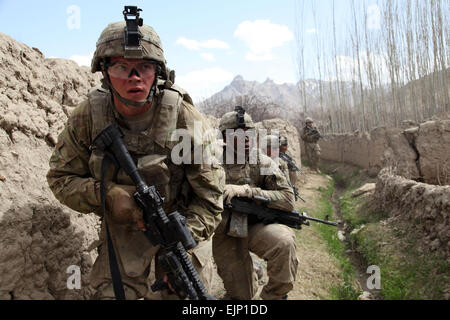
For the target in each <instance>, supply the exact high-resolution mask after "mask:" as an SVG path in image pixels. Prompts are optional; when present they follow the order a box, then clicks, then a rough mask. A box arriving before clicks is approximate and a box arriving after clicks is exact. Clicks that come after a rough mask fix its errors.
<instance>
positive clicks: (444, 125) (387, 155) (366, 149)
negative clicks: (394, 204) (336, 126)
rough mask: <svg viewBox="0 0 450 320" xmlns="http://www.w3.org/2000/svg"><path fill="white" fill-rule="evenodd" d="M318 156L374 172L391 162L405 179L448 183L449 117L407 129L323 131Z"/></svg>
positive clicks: (449, 170)
mask: <svg viewBox="0 0 450 320" xmlns="http://www.w3.org/2000/svg"><path fill="white" fill-rule="evenodd" d="M319 145H320V147H321V149H322V151H321V158H322V159H325V160H329V161H334V162H344V163H348V164H352V165H356V166H359V167H361V168H365V169H367V170H368V171H369V172H370V173H372V174H373V175H376V174H377V173H378V172H379V171H380V170H381V169H382V168H384V167H386V166H392V167H394V168H395V169H396V173H397V174H399V175H400V176H403V177H405V178H408V179H413V180H417V181H423V182H426V183H430V184H437V185H448V184H450V120H434V121H428V122H425V123H422V124H420V125H418V126H414V127H410V128H408V129H387V128H383V127H381V128H376V129H374V130H372V131H371V132H370V133H364V134H362V133H358V132H356V133H354V134H336V135H327V136H326V137H325V138H324V139H322V140H320V143H319Z"/></svg>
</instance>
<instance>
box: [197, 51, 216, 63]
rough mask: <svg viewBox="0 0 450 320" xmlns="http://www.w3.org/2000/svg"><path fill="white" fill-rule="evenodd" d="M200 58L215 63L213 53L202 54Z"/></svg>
mask: <svg viewBox="0 0 450 320" xmlns="http://www.w3.org/2000/svg"><path fill="white" fill-rule="evenodd" d="M200 56H201V57H202V58H203V59H205V60H207V61H215V60H216V59H215V58H214V55H213V54H211V53H200Z"/></svg>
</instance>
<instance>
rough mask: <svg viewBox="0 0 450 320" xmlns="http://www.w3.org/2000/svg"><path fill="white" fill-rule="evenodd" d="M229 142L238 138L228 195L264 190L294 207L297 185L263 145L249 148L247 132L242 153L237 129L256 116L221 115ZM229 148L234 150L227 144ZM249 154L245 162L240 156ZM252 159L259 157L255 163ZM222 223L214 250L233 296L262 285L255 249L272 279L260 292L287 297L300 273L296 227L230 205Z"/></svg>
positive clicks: (277, 204)
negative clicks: (265, 220) (264, 219)
mask: <svg viewBox="0 0 450 320" xmlns="http://www.w3.org/2000/svg"><path fill="white" fill-rule="evenodd" d="M238 129H241V130H238ZM219 130H220V131H221V132H222V134H223V137H224V142H225V144H226V147H225V148H227V147H230V145H233V144H234V147H233V148H232V149H231V151H232V152H233V153H234V162H233V163H231V164H227V163H225V164H224V168H225V173H226V186H225V192H224V201H225V203H226V204H229V203H230V201H231V199H232V198H233V197H247V198H253V197H254V196H261V197H264V198H266V199H270V200H271V203H270V206H271V207H273V208H277V209H281V210H285V211H291V210H293V209H294V203H295V200H294V194H293V191H292V188H291V187H290V186H289V183H288V181H287V179H286V177H285V176H284V175H283V173H282V172H281V171H280V169H279V168H278V166H277V165H276V164H275V162H274V161H272V160H271V159H270V158H269V157H267V156H266V155H264V154H262V152H261V151H260V149H258V148H254V149H253V150H252V151H250V145H249V138H248V136H247V135H246V138H245V147H244V148H242V149H243V151H242V152H244V153H245V154H239V151H238V150H239V145H238V143H237V142H238V141H237V140H238V139H237V138H236V135H237V133H238V132H239V131H240V132H243V131H247V130H249V131H252V130H253V131H254V130H255V125H254V123H253V121H252V119H251V117H250V116H249V115H248V114H246V113H245V111H244V110H243V109H238V111H234V112H230V113H227V114H225V115H224V116H223V117H222V119H221V120H220V125H219ZM227 151H230V149H228V150H227ZM240 156H244V157H243V158H244V160H245V161H244V163H242V164H239V162H238V161H237V159H238V158H239V157H240ZM251 159H255V160H256V161H254V164H252V163H253V162H252V161H251ZM222 216H223V219H222V222H221V224H220V225H219V227H218V228H217V230H216V234H215V235H214V237H213V254H214V259H215V262H216V264H217V268H218V273H219V275H220V276H221V278H222V279H223V282H224V286H225V289H226V291H227V294H228V297H229V298H231V299H237V300H250V299H253V298H255V295H256V293H257V290H258V285H257V275H256V272H255V270H254V266H253V262H252V258H251V256H250V252H253V253H254V254H256V255H257V256H259V257H260V258H262V259H264V260H265V261H267V274H268V277H269V280H268V283H267V284H266V285H265V286H264V287H263V289H262V292H261V295H260V297H261V298H262V299H265V300H279V299H287V295H288V293H289V291H291V290H292V288H293V284H294V281H295V278H296V273H297V266H298V260H297V256H296V242H295V233H294V232H293V231H292V230H291V229H290V228H289V227H287V226H284V225H280V224H276V223H274V224H268V225H265V224H263V223H261V221H259V220H258V219H256V218H255V217H254V216H247V215H243V214H240V213H238V212H233V211H231V210H228V209H225V210H224V212H223V214H222Z"/></svg>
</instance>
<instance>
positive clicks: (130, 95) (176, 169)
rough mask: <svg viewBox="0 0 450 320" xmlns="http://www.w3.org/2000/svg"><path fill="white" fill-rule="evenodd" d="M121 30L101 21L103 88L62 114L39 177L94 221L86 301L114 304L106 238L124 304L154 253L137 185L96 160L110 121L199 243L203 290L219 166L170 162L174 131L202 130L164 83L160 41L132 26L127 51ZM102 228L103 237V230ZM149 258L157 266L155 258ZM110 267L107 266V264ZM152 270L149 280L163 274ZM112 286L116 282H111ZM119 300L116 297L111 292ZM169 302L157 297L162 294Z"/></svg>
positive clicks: (145, 287)
mask: <svg viewBox="0 0 450 320" xmlns="http://www.w3.org/2000/svg"><path fill="white" fill-rule="evenodd" d="M125 30H126V24H125V21H123V22H116V23H112V24H109V25H108V26H107V27H106V28H105V29H104V30H103V32H102V34H101V35H100V38H99V40H98V42H97V49H96V52H95V54H94V57H93V60H92V69H91V70H92V72H93V73H95V72H102V74H103V77H104V78H103V86H102V88H99V89H97V90H94V91H92V92H91V93H90V94H89V95H88V99H87V100H85V101H83V102H82V103H81V104H80V105H79V106H78V107H77V108H75V110H74V111H73V112H72V114H71V116H70V117H69V119H68V121H67V123H66V126H65V128H64V130H63V131H62V133H61V134H60V136H59V138H58V143H57V145H56V147H55V150H54V152H53V154H52V156H51V159H50V170H49V172H48V174H47V180H48V184H49V187H50V189H51V190H52V192H53V193H54V195H55V196H56V198H57V199H58V200H59V201H60V202H61V203H63V204H65V205H67V206H68V207H70V208H71V209H73V210H75V211H78V212H81V213H91V212H95V213H96V214H98V215H100V216H101V219H102V227H101V232H100V244H99V247H98V250H99V255H98V257H97V259H96V261H95V263H94V266H93V268H92V270H91V275H90V285H91V287H92V289H93V291H94V296H93V298H94V299H114V298H115V297H117V291H116V290H115V288H116V287H115V286H113V282H114V283H117V277H114V278H113V277H112V275H111V269H110V265H111V261H110V260H109V259H111V256H113V255H112V254H109V253H108V247H110V246H109V243H110V242H109V241H108V240H107V239H110V241H111V243H112V244H113V246H111V247H110V248H112V247H113V249H112V252H115V254H116V256H117V263H115V265H116V266H117V268H118V269H119V271H120V276H121V278H122V282H123V287H124V291H125V296H126V299H139V298H142V297H145V296H146V295H147V294H148V293H149V291H150V288H149V283H148V277H149V272H150V263H151V262H152V260H155V257H156V256H157V255H158V253H159V247H154V246H152V244H151V243H150V242H149V240H148V239H147V238H146V237H145V235H144V233H143V232H142V231H143V228H145V226H144V221H143V216H142V211H141V210H140V209H139V208H138V206H137V205H136V203H135V201H134V197H133V194H134V192H135V191H136V188H135V186H134V184H133V182H132V180H131V179H130V178H129V177H128V176H127V175H126V174H125V172H124V171H123V170H122V169H120V170H119V171H117V172H116V171H115V170H114V166H110V167H108V170H107V171H106V173H102V170H101V168H102V160H103V158H104V156H105V155H104V153H103V152H102V151H101V150H99V149H96V148H95V147H94V146H93V140H94V139H95V137H96V136H97V135H98V134H99V133H100V132H101V131H103V129H104V128H106V127H107V126H109V125H110V124H116V125H117V126H119V127H120V128H121V130H122V131H123V133H124V135H125V136H124V143H125V146H126V147H127V149H128V150H129V152H130V155H131V156H132V158H133V160H135V162H136V163H137V167H138V169H139V172H140V173H141V175H142V176H143V178H144V179H145V180H146V183H147V184H149V185H155V187H156V188H157V190H158V192H159V193H160V194H161V196H163V197H164V198H165V201H164V204H163V208H164V210H165V211H166V212H173V211H175V210H177V211H179V212H180V213H181V214H182V215H184V216H185V217H186V220H187V227H188V228H189V230H190V231H191V233H192V235H193V237H194V239H195V240H196V242H197V243H198V245H197V247H195V248H194V249H193V250H192V252H190V257H191V259H192V263H193V265H194V266H195V267H196V269H197V270H198V273H199V275H200V277H201V278H202V280H203V282H204V284H205V287H206V288H207V289H208V290H209V288H208V286H209V285H210V283H209V282H210V279H211V277H212V271H213V269H212V268H213V265H212V259H211V257H212V241H211V238H212V235H213V233H214V230H215V228H216V227H217V226H218V225H219V223H220V221H221V212H222V210H223V191H224V182H225V176H224V171H223V168H222V167H221V166H220V165H218V164H217V165H215V164H212V165H205V164H175V163H174V161H173V159H172V158H171V150H172V148H173V146H174V142H173V141H172V140H171V139H170V136H171V133H172V132H173V131H174V129H183V130H187V131H188V132H189V133H190V134H191V136H193V132H194V128H193V127H194V122H200V123H205V121H204V119H203V116H202V115H201V114H200V113H199V112H198V111H197V109H196V108H195V107H194V106H193V102H192V100H191V98H190V97H189V95H188V93H187V92H186V91H184V90H183V89H181V88H180V87H178V86H176V85H174V83H173V82H174V77H173V76H172V77H169V75H168V72H167V70H168V69H167V68H166V61H165V58H164V55H163V50H162V45H161V41H160V39H159V36H158V35H157V33H156V32H155V31H154V30H153V28H151V27H150V26H147V25H141V26H140V28H139V35H140V42H141V43H140V46H139V47H129V46H127V45H126V43H125V42H126V39H127V38H128V36H127V34H126V31H125ZM102 177H104V179H105V184H104V186H105V193H104V195H105V198H106V210H105V212H102V211H103V210H102V205H101V197H102V196H101V192H100V181H102ZM106 225H107V229H108V230H109V233H108V234H107V233H106V231H105V230H106ZM156 260H157V259H156ZM113 265H114V263H113ZM158 266H159V263H158V262H157V263H156V278H157V279H163V278H164V274H163V273H162V269H161V268H160V267H158ZM115 279H116V280H115ZM119 294H120V295H121V292H120V290H119ZM169 296H172V297H173V296H174V295H172V294H169V292H167V291H166V292H165V295H163V297H165V298H169Z"/></svg>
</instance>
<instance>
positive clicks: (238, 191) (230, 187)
mask: <svg viewBox="0 0 450 320" xmlns="http://www.w3.org/2000/svg"><path fill="white" fill-rule="evenodd" d="M234 197H247V198H250V199H251V198H252V197H253V192H252V188H251V187H250V186H249V185H248V184H244V185H242V186H239V185H234V184H227V185H226V186H225V191H224V193H223V198H224V201H225V203H226V204H231V199H233V198H234Z"/></svg>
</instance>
